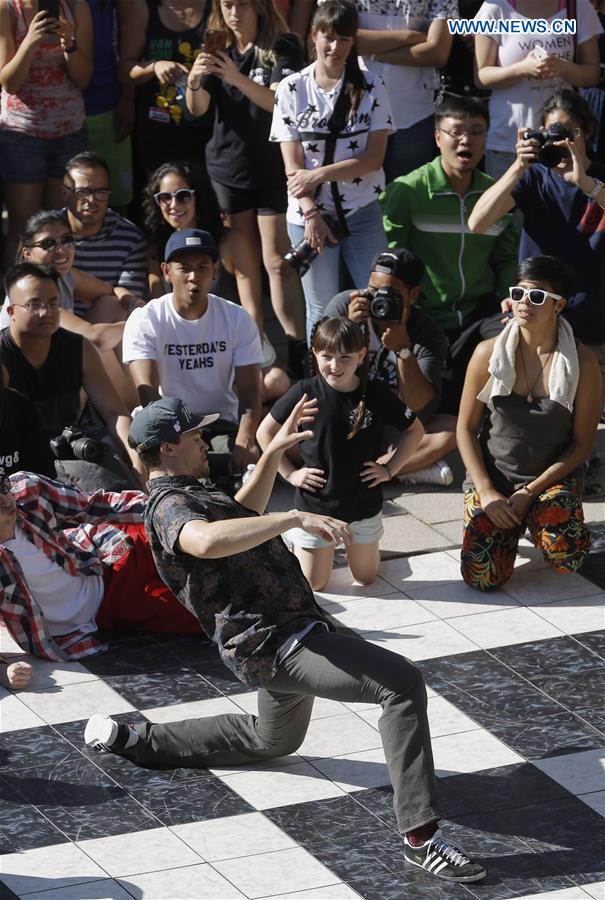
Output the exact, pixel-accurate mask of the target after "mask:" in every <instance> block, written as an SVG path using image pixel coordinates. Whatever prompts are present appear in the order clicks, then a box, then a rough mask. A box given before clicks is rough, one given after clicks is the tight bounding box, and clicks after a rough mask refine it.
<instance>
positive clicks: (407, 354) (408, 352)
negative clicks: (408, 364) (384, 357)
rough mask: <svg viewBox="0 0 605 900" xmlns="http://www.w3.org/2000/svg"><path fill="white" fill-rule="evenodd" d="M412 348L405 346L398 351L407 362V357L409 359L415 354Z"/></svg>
mask: <svg viewBox="0 0 605 900" xmlns="http://www.w3.org/2000/svg"><path fill="white" fill-rule="evenodd" d="M413 355H414V354H413V353H412V350H411V348H410V347H403V349H401V350H398V351H397V356H398V357H399V359H401V360H403V361H404V362H405V360H406V359H409V358H410V356H413Z"/></svg>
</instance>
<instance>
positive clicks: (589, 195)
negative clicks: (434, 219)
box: [469, 90, 605, 388]
mask: <svg viewBox="0 0 605 900" xmlns="http://www.w3.org/2000/svg"><path fill="white" fill-rule="evenodd" d="M540 121H541V124H542V129H548V128H551V127H552V126H555V125H557V126H562V127H563V128H566V129H568V130H569V132H571V135H572V140H566V141H565V142H564V143H563V144H560V147H562V150H563V155H562V158H561V160H560V162H559V163H558V164H557V165H551V166H546V165H543V164H542V163H541V162H538V161H537V160H538V152H539V149H540V145H539V143H538V141H536V140H534V139H531V138H530V137H527V136H526V134H525V131H523V130H521V129H520V130H519V136H518V140H517V149H516V153H517V156H516V159H515V162H514V163H513V165H512V166H511V167H510V169H508V171H507V172H506V174H505V175H503V176H502V178H500V180H499V181H497V182H496V183H495V184H494V185H492V187H491V188H490V189H489V190H488V191H486V192H485V193H484V194H483V196H482V197H481V198H480V199H479V201H478V203H477V204H476V206H475V208H474V210H473V212H472V214H471V215H470V216H469V228H470V229H471V230H472V231H475V232H478V233H479V234H484V233H486V232H489V231H490V230H491V228H492V226H493V225H494V223H495V222H498V221H499V220H500V218H501V217H502V216H503V215H505V214H506V213H507V212H509V211H510V210H512V209H515V208H516V209H519V210H520V211H521V212H522V213H523V230H522V232H521V245H520V247H519V259H525V258H526V257H528V256H537V255H542V254H548V255H550V256H555V257H556V258H557V259H559V260H561V261H562V262H564V263H566V264H567V265H568V266H569V267H570V268H571V270H572V271H573V272H574V275H575V280H576V290H575V292H573V293H571V294H569V295H568V296H567V297H566V299H567V305H566V307H565V310H564V312H563V315H564V316H565V318H566V319H568V321H569V322H570V323H571V325H572V327H573V330H574V334H575V335H576V337H577V338H579V339H580V340H581V341H582V342H583V343H585V344H589V345H590V346H592V348H593V350H594V352H595V355H596V356H597V359H598V360H599V364H600V366H601V375H602V377H603V384H604V388H605V303H603V285H605V213H604V212H603V210H605V165H603V164H601V163H595V162H591V160H590V159H589V158H588V155H587V152H586V143H587V141H588V140H589V139H590V136H591V133H592V131H593V128H594V119H593V118H592V115H591V114H590V110H589V109H588V107H587V105H586V102H585V101H584V99H583V98H582V97H580V95H579V94H576V92H575V91H570V90H563V91H558V92H557V93H556V94H554V95H553V96H552V97H551V99H550V100H549V101H548V103H547V104H546V106H545V107H544V109H543V110H542V114H541V119H540ZM509 306H510V304H504V307H503V308H504V310H505V311H506V310H507V309H508V308H509Z"/></svg>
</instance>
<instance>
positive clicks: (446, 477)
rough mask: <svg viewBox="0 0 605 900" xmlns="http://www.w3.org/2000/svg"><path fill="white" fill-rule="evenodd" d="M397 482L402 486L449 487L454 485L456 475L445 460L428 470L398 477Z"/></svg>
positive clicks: (440, 460)
mask: <svg viewBox="0 0 605 900" xmlns="http://www.w3.org/2000/svg"><path fill="white" fill-rule="evenodd" d="M395 481H398V482H399V483H400V484H441V485H443V486H444V487H447V486H448V485H450V484H452V483H453V481H454V473H453V472H452V470H451V469H450V467H449V466H448V464H447V463H446V462H444V460H442V459H439V460H437V462H436V463H433V465H432V466H428V467H427V468H426V469H418V471H417V472H408V474H407V475H396V476H395Z"/></svg>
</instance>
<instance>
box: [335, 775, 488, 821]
mask: <svg viewBox="0 0 605 900" xmlns="http://www.w3.org/2000/svg"><path fill="white" fill-rule="evenodd" d="M451 782H452V779H451V778H439V779H438V785H439V802H440V804H441V813H442V815H443V818H444V819H450V818H456V817H457V816H466V815H470V813H476V812H478V811H479V810H478V808H477V806H475V805H474V804H473V802H472V800H470V799H469V798H468V797H465V796H463V795H462V794H461V793H459V792H458V791H457V790H456V789H455V788H454V786H453V785H452V784H451ZM351 797H353V799H354V800H355V801H356V802H357V803H360V804H361V805H362V806H363V807H365V809H367V810H369V812H371V813H372V814H373V815H375V816H376V817H377V818H379V819H380V820H381V821H382V822H384V823H385V824H386V825H388V826H389V827H390V828H393V829H394V830H395V831H397V830H398V829H397V819H396V817H395V810H394V809H393V788H392V787H390V786H385V787H379V788H370V789H369V790H364V791H355V792H354V793H352V794H351Z"/></svg>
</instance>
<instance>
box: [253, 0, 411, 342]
mask: <svg viewBox="0 0 605 900" xmlns="http://www.w3.org/2000/svg"><path fill="white" fill-rule="evenodd" d="M358 24H359V17H358V14H357V9H356V8H355V6H354V4H353V3H352V2H351V0H327V2H325V3H322V4H321V6H319V7H318V8H317V10H316V11H315V15H314V16H313V27H312V29H311V37H312V40H313V43H314V45H315V53H316V57H317V58H316V60H315V62H313V63H312V64H311V65H310V66H307V68H306V69H303V70H302V72H297V73H296V74H294V75H290V76H288V78H285V79H284V80H283V81H282V83H281V84H280V86H279V88H278V89H277V98H276V105H275V110H274V112H273V125H272V134H271V138H270V140H272V141H276V142H278V143H280V144H281V151H282V156H283V159H284V165H285V168H286V175H287V178H288V195H289V197H288V212H287V220H288V234H289V235H290V240H291V241H292V244H293V246H294V247H296V246H298V245H299V244H300V243H301V242H302V241H303V240H304V241H305V245H306V246H307V248H308V250H311V251H313V253H314V255H311V259H307V251H304V252H303V254H302V255H300V254H296V255H294V260H296V263H295V267H296V269H297V270H298V271H299V272H300V273H301V276H302V283H303V290H304V293H305V304H306V309H307V343H309V342H310V337H311V329H312V328H313V325H314V324H315V323H316V322H317V321H319V319H321V317H322V316H323V314H324V310H325V308H326V306H327V305H328V303H329V302H330V300H331V299H332V297H333V296H334V295H335V294H336V293H338V291H339V290H340V273H341V264H342V263H344V264H345V265H346V267H347V269H348V271H349V274H350V276H351V278H352V279H353V283H354V284H363V283H364V282H365V281H366V280H367V277H368V274H369V271H370V264H371V262H372V259H373V257H374V254H375V253H376V251H377V250H378V249H379V248H380V247H383V246H384V242H385V236H384V228H383V226H382V219H381V215H380V207H379V205H378V196H379V195H380V194H381V192H382V190H383V188H384V172H383V171H382V162H383V159H384V154H385V150H386V145H387V137H388V135H389V134H390V133H391V132H392V131H393V130H394V128H393V124H392V122H393V120H392V116H391V108H390V104H389V97H388V94H387V92H386V90H385V87H384V84H383V83H382V80H381V79H380V78H379V77H378V76H377V75H376V76H368V77H366V75H364V73H363V72H362V71H361V69H360V68H359V61H358V58H357V45H356V38H357V29H358ZM334 46H337V47H338V48H339V51H338V53H336V52H335V51H334ZM338 85H340V87H339V89H338V91H337V90H336V87H337V86H338ZM294 260H293V261H294ZM309 262H310V263H311V264H310V266H309V265H308V263H309Z"/></svg>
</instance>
